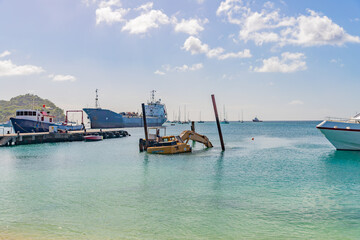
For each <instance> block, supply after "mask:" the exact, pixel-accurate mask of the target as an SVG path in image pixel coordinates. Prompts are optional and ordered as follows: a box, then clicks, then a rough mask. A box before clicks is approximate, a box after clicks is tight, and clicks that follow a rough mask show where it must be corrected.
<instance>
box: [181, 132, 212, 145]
mask: <svg viewBox="0 0 360 240" xmlns="http://www.w3.org/2000/svg"><path fill="white" fill-rule="evenodd" d="M180 138H181V140H182V141H183V142H186V143H187V142H188V141H189V140H193V141H196V142H199V143H202V144H204V145H205V146H206V147H208V148H212V147H213V145H212V143H211V142H210V140H209V139H208V138H207V137H206V136H204V135H200V134H198V133H196V132H194V131H189V130H186V131H183V132H182V133H181V134H180Z"/></svg>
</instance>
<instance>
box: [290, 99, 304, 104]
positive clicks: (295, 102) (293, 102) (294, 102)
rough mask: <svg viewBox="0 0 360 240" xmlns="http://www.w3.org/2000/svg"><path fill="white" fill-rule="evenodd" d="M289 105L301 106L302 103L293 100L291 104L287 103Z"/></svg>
mask: <svg viewBox="0 0 360 240" xmlns="http://www.w3.org/2000/svg"><path fill="white" fill-rule="evenodd" d="M289 104H290V105H303V104H304V102H303V101H300V100H293V101H291V102H289Z"/></svg>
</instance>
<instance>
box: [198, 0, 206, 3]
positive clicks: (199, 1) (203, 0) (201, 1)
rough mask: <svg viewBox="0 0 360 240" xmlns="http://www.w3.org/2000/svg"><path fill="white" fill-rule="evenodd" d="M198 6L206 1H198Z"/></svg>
mask: <svg viewBox="0 0 360 240" xmlns="http://www.w3.org/2000/svg"><path fill="white" fill-rule="evenodd" d="M196 1H197V3H198V4H203V3H204V2H205V0H196Z"/></svg>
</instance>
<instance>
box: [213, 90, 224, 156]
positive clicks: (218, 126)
mask: <svg viewBox="0 0 360 240" xmlns="http://www.w3.org/2000/svg"><path fill="white" fill-rule="evenodd" d="M211 99H212V103H213V107H214V113H215V118H216V125H217V128H218V132H219V138H220V143H221V149H222V150H223V151H225V145H224V140H223V136H222V132H221V127H220V121H219V115H218V112H217V107H216V102H215V95H214V94H212V95H211Z"/></svg>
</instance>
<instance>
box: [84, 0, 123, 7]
mask: <svg viewBox="0 0 360 240" xmlns="http://www.w3.org/2000/svg"><path fill="white" fill-rule="evenodd" d="M88 2H89V0H88ZM93 2H94V0H93ZM112 6H116V7H121V2H120V0H108V1H101V2H100V3H99V7H100V8H104V7H112Z"/></svg>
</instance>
